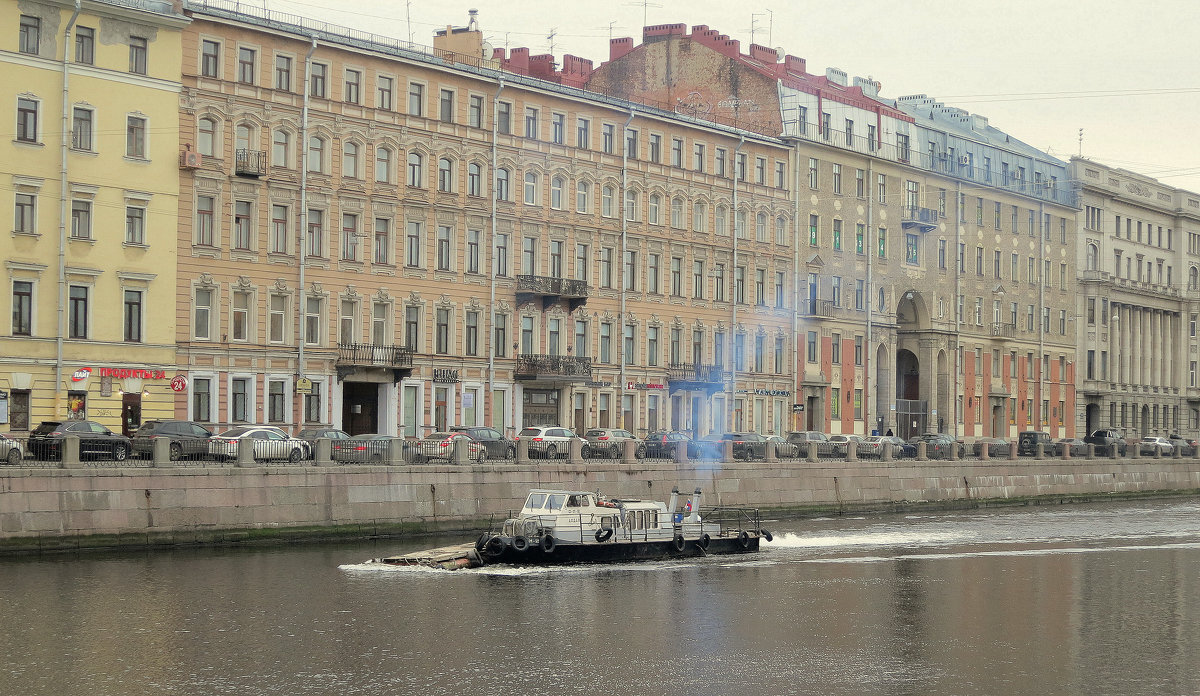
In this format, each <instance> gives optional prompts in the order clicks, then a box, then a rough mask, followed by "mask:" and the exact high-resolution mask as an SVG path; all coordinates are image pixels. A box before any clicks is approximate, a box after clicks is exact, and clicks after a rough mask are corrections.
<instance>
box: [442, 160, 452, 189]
mask: <svg viewBox="0 0 1200 696" xmlns="http://www.w3.org/2000/svg"><path fill="white" fill-rule="evenodd" d="M438 190H439V191H444V192H446V193H449V192H450V191H453V190H454V166H453V165H452V164H451V163H450V160H449V159H447V158H445V157H442V158H440V159H439V160H438Z"/></svg>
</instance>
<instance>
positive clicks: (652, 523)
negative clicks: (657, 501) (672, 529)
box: [646, 510, 658, 529]
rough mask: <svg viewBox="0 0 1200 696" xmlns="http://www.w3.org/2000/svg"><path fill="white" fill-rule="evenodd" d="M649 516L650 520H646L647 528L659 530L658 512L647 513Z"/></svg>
mask: <svg viewBox="0 0 1200 696" xmlns="http://www.w3.org/2000/svg"><path fill="white" fill-rule="evenodd" d="M647 516H648V519H647V520H646V526H647V527H651V528H655V529H656V528H658V510H650V511H649V512H648V513H647Z"/></svg>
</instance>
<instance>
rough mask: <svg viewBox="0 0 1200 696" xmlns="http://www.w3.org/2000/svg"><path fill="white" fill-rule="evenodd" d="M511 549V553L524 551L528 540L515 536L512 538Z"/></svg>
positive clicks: (527, 546)
mask: <svg viewBox="0 0 1200 696" xmlns="http://www.w3.org/2000/svg"><path fill="white" fill-rule="evenodd" d="M512 547H513V551H521V552H524V551H525V549H528V548H529V540H528V539H526V538H525V537H523V536H521V535H520V534H518V535H517V536H515V537H513V540H512Z"/></svg>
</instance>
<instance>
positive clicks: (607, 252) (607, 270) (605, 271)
mask: <svg viewBox="0 0 1200 696" xmlns="http://www.w3.org/2000/svg"><path fill="white" fill-rule="evenodd" d="M612 266H613V250H612V247H604V248H603V249H601V250H600V286H601V287H605V288H611V287H613V273H612V272H613V267H612Z"/></svg>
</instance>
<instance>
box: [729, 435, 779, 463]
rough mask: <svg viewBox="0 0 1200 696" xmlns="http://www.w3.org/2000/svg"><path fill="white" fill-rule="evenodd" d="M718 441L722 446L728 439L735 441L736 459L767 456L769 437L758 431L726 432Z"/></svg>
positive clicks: (734, 455) (734, 454) (734, 451)
mask: <svg viewBox="0 0 1200 696" xmlns="http://www.w3.org/2000/svg"><path fill="white" fill-rule="evenodd" d="M717 441H718V445H719V446H721V447H724V446H725V445H724V443H725V442H726V441H731V442H733V458H734V459H747V460H749V459H766V458H767V438H765V437H763V436H762V435H759V434H758V433H724V434H722V435H721V437H719V438H717Z"/></svg>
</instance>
